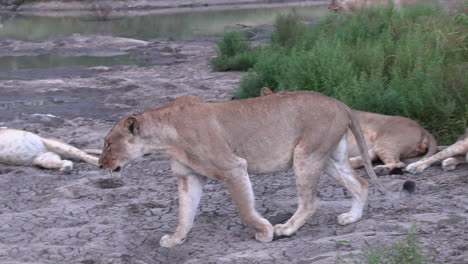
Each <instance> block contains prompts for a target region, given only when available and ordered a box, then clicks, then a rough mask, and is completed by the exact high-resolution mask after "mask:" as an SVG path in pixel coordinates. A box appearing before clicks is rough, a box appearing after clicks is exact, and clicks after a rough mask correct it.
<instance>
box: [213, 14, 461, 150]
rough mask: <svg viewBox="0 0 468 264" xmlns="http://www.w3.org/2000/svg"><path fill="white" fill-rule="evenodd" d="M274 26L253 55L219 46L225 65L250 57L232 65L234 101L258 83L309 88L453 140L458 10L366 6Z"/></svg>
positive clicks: (255, 91)
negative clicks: (236, 80) (236, 76)
mask: <svg viewBox="0 0 468 264" xmlns="http://www.w3.org/2000/svg"><path fill="white" fill-rule="evenodd" d="M275 26H276V29H275V32H274V33H273V35H272V37H271V41H272V42H271V44H269V45H265V46H263V47H262V48H259V49H257V50H256V52H252V51H251V48H249V47H246V46H245V45H247V46H248V44H246V43H245V42H244V40H242V39H240V40H238V39H236V41H235V42H234V43H237V44H235V45H234V44H228V43H230V42H228V43H224V42H221V45H226V46H232V47H233V48H229V49H227V50H228V51H229V52H231V51H232V53H229V54H230V57H229V58H230V60H234V59H233V58H235V57H236V56H237V55H235V54H240V55H238V56H245V57H249V56H250V55H252V56H255V58H250V57H249V59H248V60H245V61H248V63H247V62H245V61H243V62H242V63H239V64H241V65H243V66H247V65H250V66H249V68H250V69H249V72H248V73H247V74H246V75H245V77H244V78H243V80H242V81H241V82H240V85H239V88H238V90H237V91H236V96H237V97H239V98H246V97H252V96H258V95H259V91H260V89H261V88H262V87H264V86H267V87H269V88H271V89H272V90H274V91H279V90H284V89H287V90H314V91H318V92H321V93H324V94H326V95H329V96H331V97H334V98H337V99H339V100H341V101H343V102H345V103H347V104H348V105H349V106H350V107H352V108H354V109H359V110H364V111H371V112H378V113H382V114H389V115H403V116H406V117H409V118H412V119H414V120H416V121H418V122H419V123H420V124H421V125H422V126H424V127H425V128H427V129H428V130H429V131H431V132H432V133H433V134H434V135H435V136H436V137H437V138H438V140H439V143H441V144H448V143H453V142H454V141H455V140H456V138H457V137H458V136H459V135H461V134H462V133H463V131H464V128H465V127H467V119H468V88H467V87H468V74H466V72H467V69H468V68H467V65H468V48H467V44H468V40H467V39H468V35H467V34H466V32H467V30H468V16H467V14H466V11H461V12H460V13H458V14H455V15H447V14H446V13H444V11H442V10H441V9H438V8H437V7H435V6H427V5H422V6H413V7H408V8H402V9H399V10H397V9H393V8H370V9H365V10H361V11H359V12H355V13H353V14H342V13H340V14H330V15H328V16H327V17H325V18H324V19H323V20H322V21H321V22H319V23H318V24H317V25H316V26H314V27H305V26H304V25H302V24H301V23H299V22H298V20H297V18H293V17H279V18H278V19H277V21H276V24H275ZM225 38H226V37H225ZM231 38H233V37H231ZM221 45H220V42H219V43H218V46H219V47H220V50H222V49H221ZM238 47H243V48H238ZM228 51H225V52H224V53H226V54H227V53H228ZM246 52H248V54H249V55H246V54H245V53H246ZM224 53H223V52H221V54H224ZM233 54H234V56H233ZM218 58H219V57H218ZM212 63H213V61H212ZM249 63H251V64H249ZM213 66H214V65H213ZM226 68H228V67H225V68H224V69H226ZM241 68H242V67H237V68H236V69H238V70H240V69H241ZM244 69H246V68H244Z"/></svg>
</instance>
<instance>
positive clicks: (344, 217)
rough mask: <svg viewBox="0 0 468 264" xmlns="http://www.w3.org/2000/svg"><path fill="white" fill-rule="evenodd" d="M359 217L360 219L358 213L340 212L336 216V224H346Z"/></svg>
mask: <svg viewBox="0 0 468 264" xmlns="http://www.w3.org/2000/svg"><path fill="white" fill-rule="evenodd" d="M360 219H361V216H359V215H354V214H351V213H344V214H340V215H339V216H338V224H340V225H347V224H351V223H354V222H357V221H359V220H360Z"/></svg>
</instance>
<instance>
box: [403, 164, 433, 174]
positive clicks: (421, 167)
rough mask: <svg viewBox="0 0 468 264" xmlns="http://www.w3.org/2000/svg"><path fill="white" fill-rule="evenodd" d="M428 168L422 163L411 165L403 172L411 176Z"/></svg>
mask: <svg viewBox="0 0 468 264" xmlns="http://www.w3.org/2000/svg"><path fill="white" fill-rule="evenodd" d="M427 167H428V166H427V165H425V164H423V163H418V162H415V163H411V164H410V165H408V166H406V168H405V170H406V171H407V172H409V173H412V174H417V173H421V172H423V171H424V170H425V169H426V168H427Z"/></svg>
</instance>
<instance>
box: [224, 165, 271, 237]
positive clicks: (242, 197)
mask: <svg viewBox="0 0 468 264" xmlns="http://www.w3.org/2000/svg"><path fill="white" fill-rule="evenodd" d="M244 161H245V160H244ZM226 174H227V175H226V176H227V177H226V178H225V179H224V183H225V184H226V187H227V189H228V190H229V193H230V194H231V197H232V200H233V201H234V203H235V205H236V206H237V209H238V211H239V215H240V217H241V219H242V221H243V222H244V223H245V224H246V225H248V226H249V227H251V228H253V229H254V230H255V239H256V240H257V241H260V242H271V241H272V240H273V233H274V229H273V226H272V225H271V224H270V222H269V221H268V220H266V219H265V218H263V217H262V216H261V215H260V214H259V213H258V212H257V210H256V209H255V198H254V193H253V190H252V185H251V183H250V179H249V175H248V173H247V163H246V162H245V166H243V167H242V168H236V169H234V170H231V171H229V172H226Z"/></svg>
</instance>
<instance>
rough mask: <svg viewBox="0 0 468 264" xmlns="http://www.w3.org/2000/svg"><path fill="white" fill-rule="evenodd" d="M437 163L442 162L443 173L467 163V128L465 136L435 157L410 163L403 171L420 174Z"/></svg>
mask: <svg viewBox="0 0 468 264" xmlns="http://www.w3.org/2000/svg"><path fill="white" fill-rule="evenodd" d="M438 161H442V169H443V170H444V171H451V170H454V169H455V168H456V167H457V165H458V164H462V163H467V162H468V128H467V129H466V130H465V134H463V136H461V137H460V138H459V139H458V140H457V142H455V143H454V144H452V145H450V146H448V147H447V148H445V149H443V150H442V151H441V152H439V153H437V154H435V155H432V156H430V157H426V158H424V159H422V160H420V161H417V162H415V163H411V164H410V165H408V166H406V168H405V169H406V171H408V172H410V173H421V172H423V171H424V170H425V169H427V168H429V167H430V166H431V165H432V164H433V163H435V162H438Z"/></svg>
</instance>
